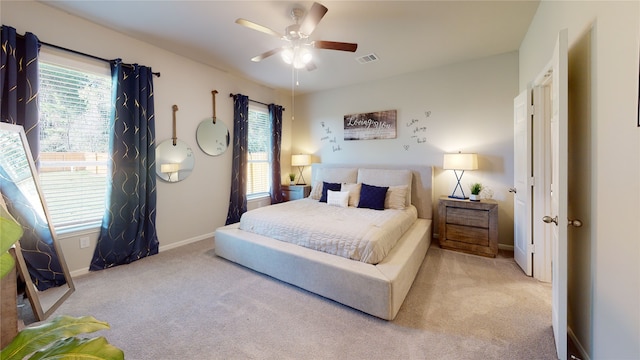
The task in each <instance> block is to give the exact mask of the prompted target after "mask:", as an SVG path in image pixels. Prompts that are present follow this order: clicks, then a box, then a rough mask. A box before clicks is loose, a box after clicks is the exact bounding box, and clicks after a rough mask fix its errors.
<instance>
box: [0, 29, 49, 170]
mask: <svg viewBox="0 0 640 360" xmlns="http://www.w3.org/2000/svg"><path fill="white" fill-rule="evenodd" d="M1 37H2V49H1V50H0V51H1V53H0V58H1V66H0V94H1V96H0V109H1V110H0V117H1V119H2V121H3V122H7V123H10V124H17V125H22V127H23V128H24V132H25V134H27V141H28V142H29V146H30V147H31V155H32V157H33V160H34V161H35V163H36V164H38V162H39V161H38V160H39V154H40V145H39V144H40V127H39V125H38V124H39V121H38V120H39V117H38V84H39V83H38V52H39V51H40V42H39V41H38V37H37V36H35V35H34V34H32V33H26V34H24V36H22V35H18V34H17V33H16V29H14V28H12V27H10V26H5V25H2V36H1Z"/></svg>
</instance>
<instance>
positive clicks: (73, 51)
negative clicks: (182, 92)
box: [38, 40, 160, 77]
mask: <svg viewBox="0 0 640 360" xmlns="http://www.w3.org/2000/svg"><path fill="white" fill-rule="evenodd" d="M38 42H39V43H40V44H42V45H46V46H50V47H52V48H54V49H58V50H62V51H67V52H70V53H73V54H76V55H81V56H86V57H88V58H91V59H94V60H100V61H104V62H111V60H109V59H105V58H101V57H98V56H95V55H91V54H87V53H83V52H80V51H77V50H72V49H67V48H65V47H62V46H58V45H53V44H49V43H46V42H44V41H40V40H38ZM124 65H127V64H124ZM152 74H153V75H155V76H157V77H160V73H159V72H152Z"/></svg>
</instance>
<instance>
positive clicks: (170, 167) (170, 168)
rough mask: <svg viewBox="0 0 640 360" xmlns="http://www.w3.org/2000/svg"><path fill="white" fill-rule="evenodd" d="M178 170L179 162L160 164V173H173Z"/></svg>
mask: <svg viewBox="0 0 640 360" xmlns="http://www.w3.org/2000/svg"><path fill="white" fill-rule="evenodd" d="M178 170H180V164H162V165H160V172H161V173H165V174H166V173H173V172H176V171H178Z"/></svg>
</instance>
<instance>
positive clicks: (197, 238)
mask: <svg viewBox="0 0 640 360" xmlns="http://www.w3.org/2000/svg"><path fill="white" fill-rule="evenodd" d="M214 235H215V232H212V233H208V234H202V235H198V236H195V237H192V238H189V239H185V240H182V241H178V242H174V243H171V244H168V245H164V246H160V248H159V249H158V251H159V252H163V251H167V250H171V249H175V248H177V247H180V246H184V245H187V244H191V243H194V242H196V241H200V240H204V239H209V238H213V236H214Z"/></svg>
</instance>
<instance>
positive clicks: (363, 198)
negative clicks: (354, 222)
mask: <svg viewBox="0 0 640 360" xmlns="http://www.w3.org/2000/svg"><path fill="white" fill-rule="evenodd" d="M387 190H389V187H388V186H384V187H383V186H373V185H367V184H362V188H361V189H360V202H359V203H358V207H359V208H367V209H374V210H384V198H385V197H386V196H387Z"/></svg>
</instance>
